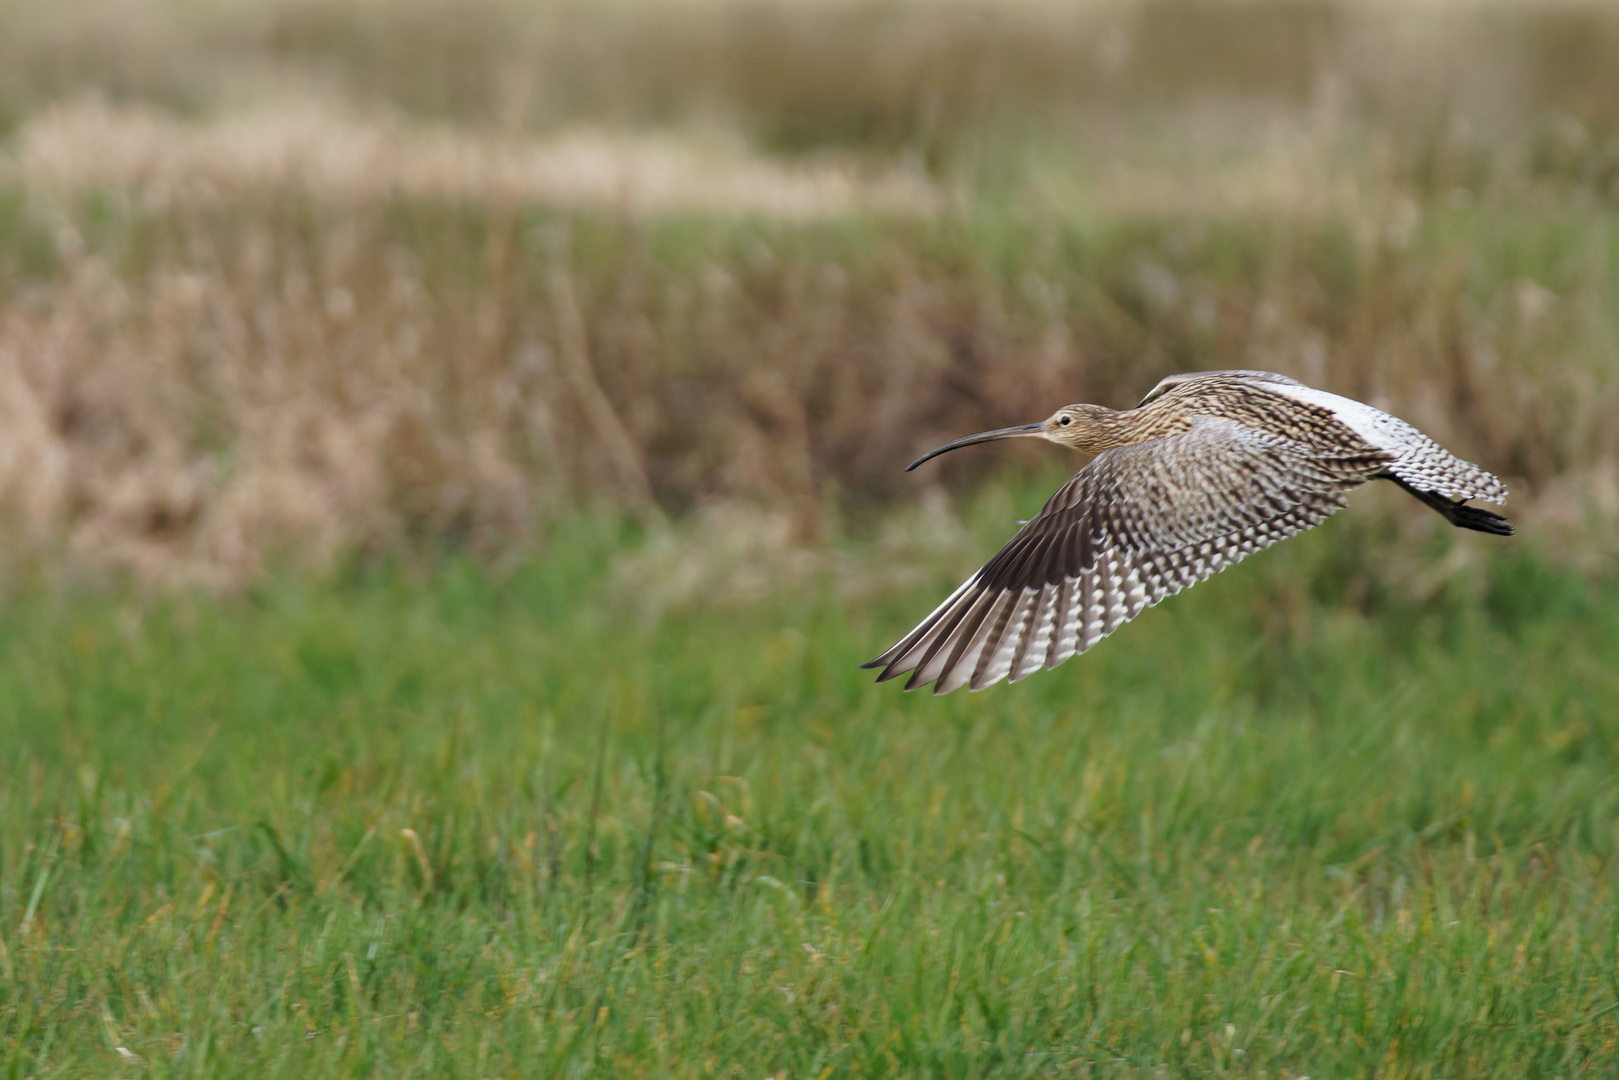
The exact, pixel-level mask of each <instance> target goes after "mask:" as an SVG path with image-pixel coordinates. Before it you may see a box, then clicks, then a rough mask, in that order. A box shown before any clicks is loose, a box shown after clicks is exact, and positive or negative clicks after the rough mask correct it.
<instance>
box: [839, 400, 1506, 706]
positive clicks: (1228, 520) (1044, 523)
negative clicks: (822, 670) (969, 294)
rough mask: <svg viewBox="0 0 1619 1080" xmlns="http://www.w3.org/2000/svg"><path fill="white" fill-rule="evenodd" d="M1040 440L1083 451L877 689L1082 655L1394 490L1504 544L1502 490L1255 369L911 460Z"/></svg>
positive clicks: (974, 676)
mask: <svg viewBox="0 0 1619 1080" xmlns="http://www.w3.org/2000/svg"><path fill="white" fill-rule="evenodd" d="M1018 437H1037V438H1043V439H1047V440H1049V441H1051V442H1054V443H1057V444H1059V445H1061V446H1069V447H1073V448H1074V449H1076V450H1080V451H1083V452H1085V453H1089V454H1095V455H1096V456H1095V457H1094V458H1092V459H1091V461H1090V462H1089V463H1088V464H1087V465H1086V466H1085V467H1084V468H1082V469H1080V470H1079V472H1078V473H1077V474H1076V475H1075V476H1074V477H1073V479H1071V480H1069V481H1068V482H1067V483H1066V484H1064V485H1063V486H1062V487H1061V488H1060V489H1058V491H1057V493H1056V494H1055V495H1053V496H1052V497H1051V499H1050V501H1048V502H1047V503H1046V505H1045V507H1044V508H1043V509H1042V510H1041V511H1040V512H1039V513H1038V514H1036V515H1035V516H1034V517H1033V518H1032V519H1030V520H1029V521H1028V522H1026V523H1025V524H1024V525H1023V527H1022V528H1021V529H1019V530H1018V532H1017V534H1016V535H1015V536H1013V537H1012V539H1011V540H1010V541H1008V542H1007V544H1006V546H1005V547H1003V548H1002V549H1001V550H1000V551H999V552H998V553H997V554H996V556H995V557H994V558H993V559H991V560H990V561H989V562H987V563H985V564H984V567H983V569H981V570H979V571H978V572H977V573H976V574H974V575H973V576H972V577H970V578H968V579H967V580H966V582H964V583H963V584H962V585H961V587H960V588H958V589H957V590H956V591H955V592H953V593H951V594H950V596H949V597H948V598H947V599H946V600H945V602H944V603H942V604H940V605H939V606H938V607H937V608H936V609H935V610H934V612H933V614H931V615H929V616H928V617H927V618H925V619H923V620H922V622H921V623H920V624H919V625H918V626H917V627H916V629H914V630H912V631H911V632H910V633H909V634H906V635H905V637H904V638H902V639H901V640H900V641H899V643H898V644H896V645H895V646H894V647H893V648H891V649H889V650H888V651H887V652H885V653H883V654H882V655H881V656H879V657H877V659H875V660H873V661H871V663H869V664H866V665H865V666H866V667H868V668H875V667H880V668H882V669H883V671H882V674H880V675H879V676H877V681H878V682H883V681H885V680H888V679H892V678H895V677H896V676H899V675H904V674H906V673H907V672H909V673H910V676H911V677H910V679H909V680H908V681H907V682H906V683H905V689H907V690H914V689H915V688H917V687H919V686H926V685H927V684H928V683H933V684H934V688H933V692H934V693H936V694H945V693H949V692H950V691H951V690H955V689H957V688H958V687H962V686H969V687H971V688H972V689H974V690H982V689H984V688H985V687H987V686H990V685H992V684H994V683H997V682H999V681H1000V680H1002V679H1009V680H1010V681H1012V682H1016V681H1017V680H1018V679H1021V678H1023V677H1024V676H1026V675H1030V674H1032V673H1033V672H1034V671H1036V670H1037V669H1039V668H1041V667H1047V668H1050V667H1056V666H1057V665H1058V664H1060V663H1062V662H1063V661H1064V660H1067V659H1068V658H1069V657H1071V656H1074V655H1076V654H1078V653H1082V652H1084V651H1085V650H1086V649H1089V648H1090V647H1091V646H1092V645H1095V644H1096V643H1097V642H1098V641H1099V640H1101V639H1102V638H1103V637H1105V636H1106V635H1108V634H1111V633H1112V632H1113V631H1114V630H1117V629H1118V628H1119V627H1120V626H1121V625H1123V624H1124V623H1125V622H1127V621H1129V620H1130V619H1133V618H1135V617H1136V615H1138V614H1140V613H1141V611H1142V610H1143V609H1145V608H1148V607H1150V606H1152V605H1153V604H1156V603H1158V601H1160V600H1162V599H1163V598H1164V597H1166V596H1171V595H1173V594H1175V593H1177V592H1180V591H1181V590H1182V589H1185V588H1188V587H1189V586H1192V585H1195V584H1197V583H1198V582H1199V581H1202V580H1203V579H1204V578H1206V577H1208V576H1209V575H1210V574H1213V573H1215V572H1216V571H1219V570H1223V569H1225V568H1226V567H1228V566H1231V565H1232V564H1234V563H1236V562H1239V561H1241V560H1242V559H1243V558H1245V557H1247V556H1248V555H1251V554H1253V553H1254V552H1256V551H1258V550H1260V549H1261V548H1266V547H1269V546H1270V545H1272V544H1274V543H1276V542H1277V541H1278V540H1284V539H1286V538H1287V537H1289V536H1292V535H1293V534H1295V533H1299V532H1303V531H1304V530H1305V529H1309V528H1312V527H1314V526H1316V525H1319V524H1320V523H1321V522H1323V521H1325V520H1326V519H1327V518H1328V517H1330V516H1331V515H1332V514H1334V513H1335V512H1337V511H1339V510H1341V509H1343V508H1344V507H1345V506H1346V505H1347V502H1346V500H1345V497H1344V493H1345V492H1347V491H1348V490H1349V489H1351V488H1354V487H1359V486H1360V485H1361V484H1363V483H1365V482H1366V481H1368V480H1379V479H1380V480H1391V481H1393V482H1394V483H1395V484H1398V485H1399V486H1400V487H1402V488H1404V489H1405V490H1406V491H1408V492H1410V493H1411V494H1412V495H1414V496H1416V497H1417V498H1418V499H1420V500H1422V501H1423V502H1424V503H1426V504H1427V505H1428V506H1431V507H1432V508H1433V509H1435V510H1437V511H1438V512H1439V513H1440V514H1442V515H1444V517H1445V519H1446V520H1447V521H1449V522H1450V523H1451V524H1452V525H1455V526H1458V527H1460V528H1463V529H1476V530H1477V531H1479V532H1485V533H1493V534H1495V535H1497V536H1510V535H1511V534H1512V526H1511V525H1510V524H1508V523H1507V520H1506V518H1504V517H1502V516H1501V515H1499V514H1495V513H1491V512H1490V511H1488V510H1483V509H1480V508H1478V507H1474V506H1468V505H1466V503H1467V500H1469V499H1488V500H1489V501H1491V502H1495V503H1504V502H1506V497H1507V490H1506V487H1505V486H1504V485H1502V483H1501V481H1500V480H1498V479H1496V478H1495V477H1494V476H1492V475H1490V474H1489V473H1487V472H1485V471H1484V470H1483V469H1481V468H1479V467H1478V466H1477V465H1473V464H1470V463H1469V462H1466V461H1463V460H1461V459H1460V458H1457V457H1455V456H1453V455H1451V454H1450V453H1448V452H1446V451H1445V450H1444V448H1443V447H1441V446H1440V445H1439V444H1438V443H1436V442H1434V441H1433V440H1432V439H1430V438H1428V437H1427V436H1426V435H1424V434H1422V432H1420V431H1418V430H1417V429H1416V428H1414V427H1412V426H1411V425H1410V424H1408V423H1406V422H1405V421H1404V420H1400V419H1398V418H1397V417H1393V416H1390V415H1389V414H1388V413H1385V412H1382V411H1381V410H1378V409H1374V408H1372V407H1371V406H1370V405H1366V404H1363V403H1361V402H1359V401H1354V400H1352V399H1350V398H1345V397H1339V396H1338V395H1337V394H1329V393H1327V392H1326V391H1324V390H1315V389H1312V388H1311V387H1308V386H1305V385H1303V384H1302V383H1299V382H1297V381H1295V380H1293V379H1289V378H1287V377H1286V376H1283V375H1273V374H1271V373H1270V372H1265V371H1202V372H1195V373H1192V374H1186V375H1172V376H1170V377H1169V378H1167V379H1165V380H1164V381H1162V382H1160V383H1159V384H1158V385H1157V386H1155V387H1153V389H1152V392H1151V393H1149V394H1148V395H1147V396H1146V397H1144V398H1142V399H1141V403H1140V404H1139V405H1137V406H1136V407H1135V408H1134V409H1129V410H1125V411H1123V412H1115V411H1113V410H1112V409H1107V408H1103V407H1102V406H1100V405H1069V406H1067V407H1066V408H1062V409H1058V410H1057V411H1056V412H1055V413H1054V414H1052V416H1051V418H1050V419H1048V420H1046V421H1044V422H1043V423H1037V424H1024V425H1022V426H1020V427H1011V428H1001V429H1000V430H998V431H986V432H983V433H982V434H979V435H969V436H967V437H966V438H964V439H957V440H956V441H954V442H951V443H947V444H945V445H944V446H941V447H939V448H938V449H936V450H932V451H929V452H928V453H926V454H924V455H922V456H921V457H919V458H917V459H916V460H915V461H913V462H911V464H910V465H908V466H907V467H906V469H907V471H909V470H910V469H914V468H916V467H917V466H918V465H920V464H922V463H923V462H924V461H928V460H930V459H932V458H935V457H937V456H938V455H940V454H942V453H944V452H945V451H947V450H954V449H956V448H958V447H962V446H971V445H972V444H974V443H981V442H989V441H991V440H994V439H1011V438H1018Z"/></svg>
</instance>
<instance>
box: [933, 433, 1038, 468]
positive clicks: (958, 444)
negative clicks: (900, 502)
mask: <svg viewBox="0 0 1619 1080" xmlns="http://www.w3.org/2000/svg"><path fill="white" fill-rule="evenodd" d="M1045 430H1046V426H1045V425H1044V424H1019V425H1018V426H1017V427H1003V428H996V429H995V430H994V431H980V432H979V433H978V434H977V435H968V436H967V437H966V438H964V439H957V440H956V441H955V442H947V443H945V444H944V445H943V446H941V447H938V448H937V449H934V450H929V451H928V452H927V453H925V454H923V455H922V456H921V457H919V458H917V459H916V460H915V461H913V462H911V463H910V464H909V465H907V466H905V471H906V472H910V471H911V470H912V469H914V468H916V467H917V466H918V465H920V464H922V463H923V462H924V461H931V460H933V459H934V458H936V457H938V456H939V455H940V454H943V453H945V452H946V451H949V450H959V449H961V448H962V447H963V446H971V445H973V444H974V443H981V442H994V441H995V440H996V439H1017V438H1025V437H1027V436H1030V435H1043V434H1044V433H1045Z"/></svg>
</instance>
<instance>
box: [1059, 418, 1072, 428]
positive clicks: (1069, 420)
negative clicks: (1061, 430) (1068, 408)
mask: <svg viewBox="0 0 1619 1080" xmlns="http://www.w3.org/2000/svg"><path fill="white" fill-rule="evenodd" d="M1073 422H1074V418H1073V417H1072V416H1065V417H1063V418H1062V419H1061V420H1058V421H1057V423H1059V424H1061V425H1062V426H1063V427H1067V426H1068V425H1069V424H1072V423H1073Z"/></svg>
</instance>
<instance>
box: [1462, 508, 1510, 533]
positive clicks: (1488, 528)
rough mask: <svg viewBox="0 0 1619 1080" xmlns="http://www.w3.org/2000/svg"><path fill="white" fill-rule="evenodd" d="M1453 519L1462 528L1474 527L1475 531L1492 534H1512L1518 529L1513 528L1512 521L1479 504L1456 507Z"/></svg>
mask: <svg viewBox="0 0 1619 1080" xmlns="http://www.w3.org/2000/svg"><path fill="white" fill-rule="evenodd" d="M1451 521H1452V522H1453V523H1454V524H1455V525H1456V526H1457V527H1458V528H1462V529H1472V530H1473V531H1474V532H1481V533H1488V534H1490V535H1491V536H1511V535H1512V534H1513V533H1514V532H1516V531H1517V530H1515V529H1513V527H1512V522H1510V521H1508V520H1507V519H1506V518H1504V517H1502V516H1501V515H1500V514H1497V513H1494V512H1492V511H1489V510H1485V509H1482V508H1481V507H1477V506H1458V507H1456V509H1455V511H1454V513H1453V516H1452V517H1451Z"/></svg>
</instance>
